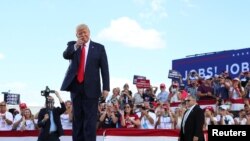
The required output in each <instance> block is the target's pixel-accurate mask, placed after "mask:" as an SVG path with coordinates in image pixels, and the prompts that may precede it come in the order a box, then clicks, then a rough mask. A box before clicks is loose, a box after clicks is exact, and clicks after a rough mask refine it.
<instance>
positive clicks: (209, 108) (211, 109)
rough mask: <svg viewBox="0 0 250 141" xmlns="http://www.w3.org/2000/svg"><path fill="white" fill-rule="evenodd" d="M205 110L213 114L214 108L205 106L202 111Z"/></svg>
mask: <svg viewBox="0 0 250 141" xmlns="http://www.w3.org/2000/svg"><path fill="white" fill-rule="evenodd" d="M206 109H208V110H209V111H211V112H212V113H213V112H214V108H213V107H212V106H207V107H205V108H204V110H206Z"/></svg>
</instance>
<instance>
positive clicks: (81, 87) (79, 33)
mask: <svg viewBox="0 0 250 141" xmlns="http://www.w3.org/2000/svg"><path fill="white" fill-rule="evenodd" d="M76 37H77V41H70V42H68V46H67V48H66V50H65V51H64V52H63V57H64V58H65V59H67V60H70V65H69V68H68V70H67V73H66V76H65V78H64V81H63V83H62V87H61V90H63V91H70V94H71V101H72V104H73V133H72V136H73V141H96V122H97V111H98V99H99V97H100V96H103V97H106V96H107V95H108V92H109V90H110V88H109V68H108V60H107V55H106V51H105V48H104V46H103V45H101V44H99V43H96V42H93V41H91V40H90V30H89V28H88V26H87V25H85V24H80V25H78V26H77V28H76ZM100 72H101V76H102V90H103V94H101V82H100Z"/></svg>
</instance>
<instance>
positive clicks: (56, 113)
mask: <svg viewBox="0 0 250 141" xmlns="http://www.w3.org/2000/svg"><path fill="white" fill-rule="evenodd" d="M60 104H61V107H55V108H53V111H52V112H53V117H54V122H55V124H56V127H57V131H56V132H57V134H58V137H60V136H61V135H63V128H62V124H61V119H60V115H61V114H62V113H64V112H65V110H66V107H65V104H64V103H60ZM45 114H49V112H48V110H47V109H46V108H42V109H41V110H40V111H39V114H38V122H37V123H38V127H39V128H41V130H40V133H39V136H38V138H39V140H47V138H48V136H49V129H50V119H48V120H47V121H45V122H43V121H42V120H43V118H44V116H45Z"/></svg>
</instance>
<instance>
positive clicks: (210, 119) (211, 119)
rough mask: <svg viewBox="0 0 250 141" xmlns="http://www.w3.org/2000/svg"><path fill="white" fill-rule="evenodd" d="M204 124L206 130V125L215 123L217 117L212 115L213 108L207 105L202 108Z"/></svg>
mask: <svg viewBox="0 0 250 141" xmlns="http://www.w3.org/2000/svg"><path fill="white" fill-rule="evenodd" d="M204 115H205V124H204V129H205V130H208V125H217V118H216V117H215V116H214V108H213V107H212V106H207V107H205V108H204Z"/></svg>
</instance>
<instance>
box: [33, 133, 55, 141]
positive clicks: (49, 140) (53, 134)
mask: <svg viewBox="0 0 250 141" xmlns="http://www.w3.org/2000/svg"><path fill="white" fill-rule="evenodd" d="M37 141H60V139H59V136H58V134H57V133H56V132H53V133H50V134H49V136H48V138H47V139H44V140H43V139H38V140H37Z"/></svg>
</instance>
